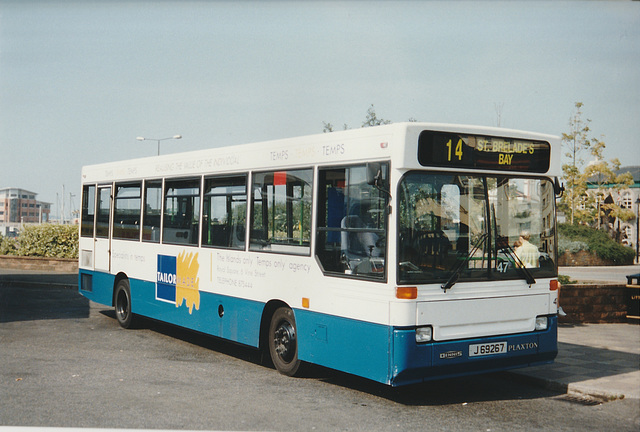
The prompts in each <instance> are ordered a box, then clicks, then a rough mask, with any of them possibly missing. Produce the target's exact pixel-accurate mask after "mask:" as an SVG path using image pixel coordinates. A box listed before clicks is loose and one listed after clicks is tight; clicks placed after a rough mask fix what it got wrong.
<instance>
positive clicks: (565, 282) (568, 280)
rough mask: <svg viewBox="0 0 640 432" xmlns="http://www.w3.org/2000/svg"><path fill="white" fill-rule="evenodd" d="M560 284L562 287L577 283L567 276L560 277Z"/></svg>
mask: <svg viewBox="0 0 640 432" xmlns="http://www.w3.org/2000/svg"><path fill="white" fill-rule="evenodd" d="M558 282H560V285H572V284H575V283H577V282H576V281H575V280H573V279H571V277H570V276H567V275H558Z"/></svg>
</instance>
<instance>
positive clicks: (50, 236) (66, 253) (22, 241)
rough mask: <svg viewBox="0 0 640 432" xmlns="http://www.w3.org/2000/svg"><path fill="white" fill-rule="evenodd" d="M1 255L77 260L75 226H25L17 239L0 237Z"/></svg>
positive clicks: (76, 230)
mask: <svg viewBox="0 0 640 432" xmlns="http://www.w3.org/2000/svg"><path fill="white" fill-rule="evenodd" d="M0 254H1V255H18V256H33V257H45V258H77V257H78V226H77V225H53V224H43V225H27V226H25V227H24V228H23V229H22V231H20V235H19V236H18V238H17V239H10V238H5V237H0Z"/></svg>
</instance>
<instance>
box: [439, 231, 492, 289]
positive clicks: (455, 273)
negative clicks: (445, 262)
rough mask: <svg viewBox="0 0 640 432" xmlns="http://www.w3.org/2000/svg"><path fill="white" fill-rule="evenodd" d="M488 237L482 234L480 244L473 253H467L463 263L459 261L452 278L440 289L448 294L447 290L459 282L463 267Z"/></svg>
mask: <svg viewBox="0 0 640 432" xmlns="http://www.w3.org/2000/svg"><path fill="white" fill-rule="evenodd" d="M487 237H488V235H487V233H484V234H482V235H481V236H480V239H479V240H478V243H477V244H476V245H475V246H474V247H473V249H472V250H471V252H469V253H467V256H465V257H464V259H463V260H462V261H458V263H457V264H456V266H455V268H454V269H453V273H451V276H449V279H447V281H446V282H445V283H443V284H442V285H440V288H442V289H443V290H444V292H447V290H448V289H449V288H451V287H452V286H453V284H455V283H456V281H457V280H458V276H459V275H460V270H462V267H463V266H464V265H465V264H466V263H468V262H469V260H470V259H471V257H472V256H473V254H475V253H476V251H477V250H478V249H479V248H480V246H482V245H483V243H484V241H485V240H486V239H487Z"/></svg>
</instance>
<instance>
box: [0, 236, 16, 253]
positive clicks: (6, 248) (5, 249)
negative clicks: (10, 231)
mask: <svg viewBox="0 0 640 432" xmlns="http://www.w3.org/2000/svg"><path fill="white" fill-rule="evenodd" d="M17 253H18V241H17V240H16V239H14V238H9V237H4V236H2V235H0V255H16V254H17Z"/></svg>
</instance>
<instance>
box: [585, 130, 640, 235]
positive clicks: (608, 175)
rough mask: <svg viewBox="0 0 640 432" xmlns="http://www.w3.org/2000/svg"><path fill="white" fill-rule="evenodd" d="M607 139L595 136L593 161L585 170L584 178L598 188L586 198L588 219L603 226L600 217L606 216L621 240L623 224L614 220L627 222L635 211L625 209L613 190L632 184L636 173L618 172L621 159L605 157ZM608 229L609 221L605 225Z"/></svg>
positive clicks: (592, 145)
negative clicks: (605, 141)
mask: <svg viewBox="0 0 640 432" xmlns="http://www.w3.org/2000/svg"><path fill="white" fill-rule="evenodd" d="M605 147H606V145H605V143H604V141H602V140H599V139H596V138H593V139H592V140H591V144H590V153H591V155H592V156H593V157H594V160H593V161H591V162H589V164H588V165H587V167H586V168H585V170H584V179H585V181H586V182H587V183H588V184H589V185H591V186H593V187H595V189H596V192H595V194H588V195H587V198H586V206H585V208H586V209H587V210H590V211H588V212H587V215H586V216H587V220H591V221H592V220H594V219H595V220H596V221H597V222H596V225H597V228H598V229H600V222H601V220H602V219H603V218H604V217H606V218H607V219H608V221H609V222H610V224H611V229H612V231H613V237H614V238H615V239H616V240H620V226H618V227H617V228H616V227H614V226H613V224H614V223H615V221H616V220H617V221H618V222H620V221H628V220H631V219H633V218H634V217H635V215H634V213H633V210H631V209H626V208H623V207H622V206H620V205H619V204H618V203H616V202H615V199H614V198H613V194H612V192H613V191H616V192H619V191H620V189H622V188H625V187H629V186H631V185H632V184H633V176H632V175H631V173H630V172H626V173H621V174H616V172H617V171H619V170H620V161H619V160H618V159H617V158H614V159H611V160H610V161H607V160H605V159H604V157H603V156H604V149H605ZM606 226H607V227H608V228H609V224H607V225H606Z"/></svg>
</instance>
